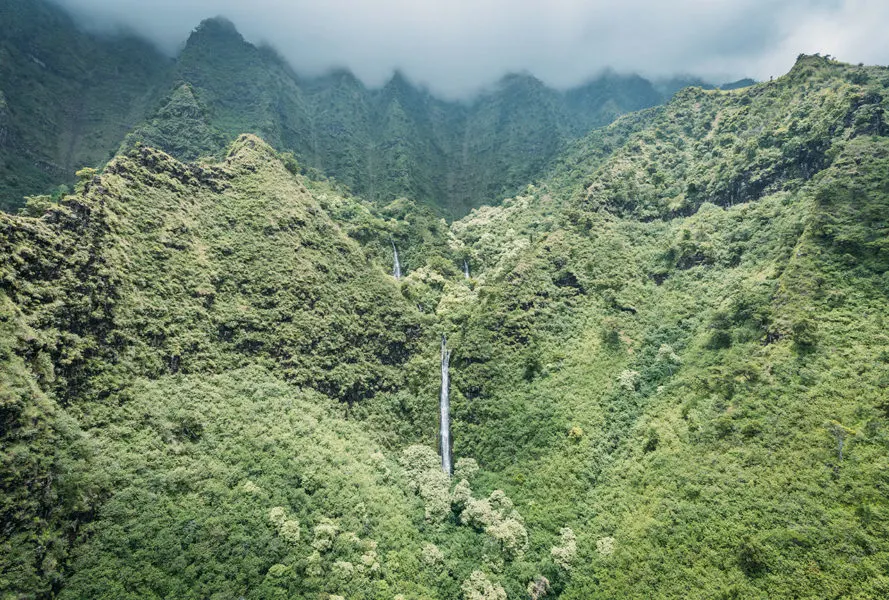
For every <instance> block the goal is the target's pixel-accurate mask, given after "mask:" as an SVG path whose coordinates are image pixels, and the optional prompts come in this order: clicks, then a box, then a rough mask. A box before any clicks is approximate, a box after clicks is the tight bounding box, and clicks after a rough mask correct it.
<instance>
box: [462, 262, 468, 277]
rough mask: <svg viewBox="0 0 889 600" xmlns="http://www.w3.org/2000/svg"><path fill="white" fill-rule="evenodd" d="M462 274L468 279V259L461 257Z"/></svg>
mask: <svg viewBox="0 0 889 600" xmlns="http://www.w3.org/2000/svg"><path fill="white" fill-rule="evenodd" d="M463 274H464V275H465V276H466V279H469V261H467V260H466V259H465V258H464V259H463Z"/></svg>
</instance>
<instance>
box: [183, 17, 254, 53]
mask: <svg viewBox="0 0 889 600" xmlns="http://www.w3.org/2000/svg"><path fill="white" fill-rule="evenodd" d="M202 41H212V42H217V43H218V42H231V41H237V42H243V41H244V38H243V36H241V34H240V32H239V31H238V28H237V27H235V24H234V23H232V22H231V21H229V20H228V19H226V18H225V17H221V16H220V17H213V18H211V19H204V20H203V21H201V23H200V25H198V26H197V27H195V28H194V31H192V32H191V35H190V36H189V38H188V42H187V43H186V46H191V45H193V44H194V43H197V42H202Z"/></svg>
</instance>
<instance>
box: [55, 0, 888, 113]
mask: <svg viewBox="0 0 889 600" xmlns="http://www.w3.org/2000/svg"><path fill="white" fill-rule="evenodd" d="M56 1H57V2H58V3H59V4H61V5H62V6H65V7H67V8H69V9H70V10H71V11H72V12H74V13H75V14H77V15H78V16H79V17H80V18H81V19H82V21H83V22H85V23H87V24H89V25H91V26H93V27H96V28H108V27H117V26H123V27H126V28H129V29H133V30H136V31H137V32H139V33H140V34H141V35H143V36H145V37H147V38H148V39H150V40H152V41H153V42H154V43H156V44H157V45H158V46H159V47H160V48H162V49H163V50H164V51H166V52H168V53H170V54H175V53H176V51H177V50H178V49H179V48H180V47H181V45H182V43H183V42H184V40H185V39H187V37H188V35H189V33H190V31H191V30H192V29H193V28H194V27H195V26H196V25H197V24H198V23H199V22H200V21H201V20H203V19H205V18H207V17H212V16H217V15H221V16H225V17H227V18H228V19H230V20H231V21H233V22H234V23H235V25H236V26H237V27H238V29H239V30H240V31H241V33H242V34H244V37H246V38H247V39H248V40H249V41H251V42H254V43H268V44H270V45H272V46H274V47H275V48H277V49H278V51H279V52H280V53H281V54H282V55H283V56H284V57H286V58H287V59H288V60H289V61H290V62H291V64H292V66H293V67H294V69H296V70H297V71H298V72H302V73H305V74H318V73H321V72H323V71H326V70H328V69H330V68H333V67H346V68H349V69H351V70H352V71H353V72H354V73H355V74H356V75H357V76H358V77H360V78H361V79H363V80H364V81H365V82H366V83H368V84H369V85H380V84H381V83H383V82H384V81H385V80H386V79H387V78H388V77H389V76H391V74H392V71H393V70H394V69H401V70H402V71H404V72H405V73H406V74H407V75H408V76H409V77H410V78H412V79H414V80H416V81H419V82H422V83H424V84H426V85H428V86H429V87H430V88H431V89H432V90H434V91H437V92H438V93H441V94H445V95H447V96H451V97H459V96H466V95H469V94H471V93H473V92H474V91H476V90H478V89H479V88H480V87H482V86H484V85H486V84H490V83H491V82H493V81H495V80H496V79H498V78H499V77H500V76H502V75H503V74H505V73H507V72H514V71H530V72H531V73H533V74H535V75H536V76H537V77H539V78H541V79H542V80H544V81H545V82H547V83H548V84H550V85H554V86H557V87H568V86H571V85H575V84H578V83H581V82H583V81H584V80H587V79H589V78H590V77H592V76H594V75H596V74H597V73H599V72H600V71H602V70H603V69H605V68H613V69H615V70H617V71H620V72H635V73H640V74H642V75H645V76H648V77H653V78H658V77H668V76H672V75H676V74H693V75H697V76H701V77H704V78H708V79H711V80H714V81H724V80H729V79H735V78H739V77H742V76H750V77H754V78H757V79H768V78H769V76H772V75H775V76H777V75H780V74H782V73H784V72H786V71H787V70H788V69H789V68H790V66H791V65H792V64H793V61H794V60H795V59H796V56H797V55H798V54H799V53H815V52H820V53H822V54H832V55H834V56H836V57H838V58H840V59H841V60H845V61H848V62H866V63H877V64H885V63H887V62H889V36H886V35H885V31H884V29H885V24H886V23H889V2H886V1H885V0H673V1H669V2H665V1H663V0H623V1H622V2H620V3H618V2H613V1H608V0H410V1H408V0H376V1H373V2H370V1H361V0H321V1H319V0H311V1H309V0H250V1H249V2H245V1H243V0H152V1H151V2H146V1H145V0H56Z"/></svg>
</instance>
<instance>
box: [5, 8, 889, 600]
mask: <svg viewBox="0 0 889 600" xmlns="http://www.w3.org/2000/svg"><path fill="white" fill-rule="evenodd" d="M237 39H238V37H237V34H236V32H234V30H233V29H232V28H231V27H230V26H227V25H225V24H224V23H220V22H211V23H208V24H205V25H204V26H202V28H201V29H199V30H198V31H197V32H196V33H195V36H194V39H193V41H192V43H191V44H190V46H191V47H190V48H189V49H187V50H186V52H185V53H184V55H183V56H184V58H183V59H182V60H181V61H180V67H181V68H183V69H185V68H186V67H188V69H193V70H192V71H188V72H187V74H189V76H190V77H193V78H194V79H187V80H188V81H190V82H191V86H192V87H190V88H186V89H184V90H181V91H182V94H183V96H182V97H181V98H179V100H182V101H183V102H184V105H182V106H184V107H185V108H187V107H188V106H191V100H190V99H189V98H188V96H187V94H186V91H189V92H190V93H192V97H193V99H194V102H195V103H198V104H197V106H199V107H200V106H204V107H208V108H207V112H202V110H203V109H201V111H198V112H197V113H194V115H192V116H195V115H197V116H198V117H199V118H200V119H205V121H204V122H205V123H210V124H211V127H212V128H216V127H218V130H219V131H222V132H223V133H224V135H226V136H228V135H231V134H232V131H233V130H234V128H237V127H239V126H240V124H241V123H242V122H241V121H238V120H237V119H239V118H240V117H239V116H238V112H237V107H238V106H240V105H242V104H243V103H244V102H252V103H253V104H251V106H252V108H251V112H249V113H245V115H244V118H245V119H247V118H249V119H260V118H262V119H265V118H266V117H267V116H269V115H273V114H274V110H277V109H274V110H273V109H272V108H271V107H272V104H270V103H265V104H263V102H262V99H263V97H264V94H265V93H266V91H267V90H268V89H271V88H273V87H274V85H277V84H281V85H285V83H286V81H287V79H286V77H285V75H286V76H287V77H289V75H287V74H286V73H284V72H283V71H281V72H277V71H274V72H273V73H274V77H273V78H272V79H270V80H269V79H259V80H254V79H251V77H256V76H257V73H258V72H266V71H262V69H264V68H265V67H262V68H260V67H261V66H262V65H267V64H269V61H275V60H277V59H275V58H274V57H273V56H272V55H271V54H269V53H268V52H267V51H265V50H258V49H255V48H254V49H252V50H251V49H250V47H247V46H246V45H241V46H238V45H237V44H234V45H233V41H232V40H237ZM217 47H219V48H228V50H227V51H229V52H231V54H232V55H233V56H220V57H219V60H218V61H217V62H213V61H214V59H213V56H215V54H214V53H213V52H211V50H212V49H214V48H217ZM189 61H190V62H189ZM232 61H234V62H232ZM229 64H237V65H238V68H239V69H240V72H242V73H243V74H244V76H243V78H238V77H236V78H233V79H232V81H231V82H227V81H225V80H224V78H221V77H219V74H220V73H225V69H226V68H227V67H226V66H225V65H229ZM257 65H259V66H257ZM201 69H204V71H202V70H201ZM215 70H218V72H213V71H215ZM251 70H252V71H251ZM183 73H186V71H183ZM202 73H203V75H202ZM266 74H268V72H266ZM201 77H206V79H200V78H201ZM239 77H240V76H239ZM270 77H271V76H270ZM183 80H186V79H183ZM251 81H258V82H259V83H258V84H257V85H256V86H253V87H251V86H248V85H246V83H249V82H251ZM331 82H338V83H337V85H342V86H344V89H351V88H350V86H352V85H354V82H350V81H349V79H348V77H347V76H346V75H344V74H335V75H331V76H330V80H329V81H327V82H326V83H324V84H323V85H322V84H321V83H318V87H317V88H315V89H314V92H313V93H317V94H318V95H319V96H318V97H319V98H320V97H322V96H323V94H325V93H332V92H331V89H332V88H331V87H330V85H332V83H331ZM887 82H889V76H887V74H886V71H885V69H880V68H864V67H850V66H847V65H841V64H839V63H836V62H834V61H832V60H829V59H825V58H822V57H817V56H816V57H801V58H800V60H799V61H798V63H797V65H796V66H795V67H794V69H793V71H791V73H790V74H788V75H787V76H786V77H783V78H781V79H779V80H777V81H775V82H769V83H764V84H759V85H754V86H750V87H744V88H742V89H738V90H733V91H704V90H700V89H698V90H686V91H683V92H680V93H679V94H677V96H676V98H675V99H674V100H673V101H672V102H671V103H670V104H669V105H668V106H666V107H663V108H660V109H655V110H651V111H646V112H644V113H642V114H637V115H632V116H629V117H626V118H623V119H620V120H618V121H617V122H616V123H614V124H613V125H611V126H609V127H607V128H605V129H602V130H599V131H597V132H595V133H593V134H591V135H590V136H588V137H587V138H584V139H583V140H579V141H578V142H576V143H575V144H574V145H572V147H571V148H570V149H569V150H568V151H567V152H566V153H565V154H563V155H562V156H561V158H560V159H559V160H557V161H556V163H554V164H553V165H552V168H551V169H550V170H549V173H550V175H549V176H548V177H547V178H546V179H545V180H544V181H542V182H539V183H537V184H535V185H527V182H525V183H524V184H523V186H522V187H521V193H520V194H519V195H518V196H516V197H515V198H511V199H508V200H507V201H505V202H504V203H503V204H502V205H501V206H498V207H488V208H483V209H476V210H473V211H472V212H470V214H469V215H468V216H466V217H465V218H463V219H461V220H460V221H457V222H454V223H452V224H450V225H448V224H447V223H445V222H444V221H443V220H442V219H441V218H440V217H439V216H438V215H437V214H436V213H435V211H433V210H430V209H429V208H426V207H418V206H417V204H415V203H414V202H413V201H412V200H410V199H408V198H402V197H400V196H401V194H398V196H393V197H392V198H387V200H391V202H374V201H370V200H368V199H362V198H359V197H355V196H353V195H351V194H349V193H347V192H346V191H345V190H344V188H343V187H342V184H337V183H335V182H331V181H310V180H309V179H308V178H306V177H304V176H303V175H301V174H295V172H301V169H300V168H299V167H298V166H296V165H294V164H292V163H290V161H289V159H288V157H287V156H286V155H284V156H283V157H282V155H280V154H279V153H278V152H277V151H275V150H273V149H272V147H271V146H269V145H266V144H265V143H263V142H262V141H260V140H259V139H257V138H256V137H254V136H250V135H247V136H241V137H238V138H237V139H236V141H235V143H234V144H233V145H232V146H231V147H230V148H229V149H228V151H227V152H226V153H225V154H224V156H223V157H222V158H221V160H220V161H219V162H215V163H211V162H206V163H204V164H197V165H187V164H183V163H180V162H178V161H177V160H175V159H173V158H172V157H170V156H169V155H168V154H165V153H163V152H160V151H157V150H153V149H151V148H149V147H145V146H138V145H134V146H133V147H131V148H130V149H129V150H127V151H126V152H125V153H123V154H122V155H120V156H118V157H117V158H116V159H115V160H114V161H112V162H111V163H110V164H109V165H108V166H107V167H106V168H105V169H104V171H103V172H102V173H101V174H98V173H95V172H87V173H85V174H84V175H83V176H82V178H81V182H80V184H79V185H78V188H77V194H76V195H74V196H66V197H64V198H61V199H59V200H58V201H54V202H47V201H46V199H45V198H44V199H41V200H38V201H36V202H35V206H34V208H33V210H32V211H31V214H32V216H17V217H11V216H2V215H0V245H2V246H0V293H2V300H3V304H2V305H0V308H2V312H0V317H2V318H0V354H2V361H0V369H2V371H0V375H2V377H3V381H4V383H5V382H9V385H7V386H5V387H4V388H2V390H3V391H2V395H0V403H2V404H0V418H2V419H3V429H2V434H0V435H2V436H3V437H2V441H3V452H2V460H3V465H2V466H3V480H2V485H3V490H2V491H3V504H2V510H3V517H4V523H9V525H8V526H7V527H5V528H4V530H3V532H2V536H3V537H2V539H0V566H2V575H0V585H3V586H4V587H3V588H2V593H4V594H7V595H11V596H16V595H25V596H27V595H34V596H41V595H42V596H44V597H50V596H52V595H55V596H56V597H62V598H81V597H96V598H103V597H108V598H112V597H113V598H127V597H132V598H137V597H138V598H141V597H197V596H208V597H211V596H215V597H245V598H279V597H280V598H290V597H322V598H324V597H330V598H338V597H339V598H393V597H398V596H401V597H404V598H459V597H461V596H462V597H465V598H478V599H482V598H498V599H502V598H506V597H531V598H543V597H560V598H564V599H575V598H584V599H587V598H593V599H595V598H624V597H629V598H634V597H639V598H648V597H683V598H718V597H738V598H764V597H776V598H792V597H816V596H817V597H836V598H839V597H861V598H879V597H885V596H886V595H887V594H889V579H887V577H886V575H885V574H886V573H887V572H889V536H887V535H886V531H887V527H889V501H887V498H886V494H885V489H884V488H885V473H886V471H887V469H889V460H887V453H886V448H887V444H889V413H887V407H886V399H885V397H886V389H887V386H889V383H887V382H889V368H887V365H889V358H887V357H889V336H887V334H886V327H885V322H884V316H883V315H885V314H886V312H887V308H889V306H887V303H889V294H887V290H889V285H887V281H889V279H887V275H886V273H887V255H886V249H887V248H886V244H885V238H886V231H885V214H886V210H885V209H886V200H887V197H889V196H887V183H886V182H887V180H889V142H887V138H886V137H884V133H885V132H886V130H885V128H884V126H883V123H882V113H881V110H882V105H883V102H884V101H883V100H882V98H883V97H886V93H885V87H886V85H887ZM260 84H261V85H260ZM287 85H289V84H287ZM294 85H295V84H294ZM506 85H508V86H514V87H513V88H512V89H513V91H514V93H515V95H516V96H517V97H516V98H515V102H516V103H518V104H524V101H525V100H527V99H528V98H532V99H536V100H534V101H535V102H542V101H543V100H542V99H545V98H546V97H547V95H546V92H545V90H544V89H542V88H541V87H540V86H536V85H529V83H528V82H527V81H523V80H521V78H520V79H519V80H514V81H509V82H507V83H506ZM414 92H415V91H412V88H411V86H409V85H408V84H407V83H406V82H405V81H403V79H400V78H396V79H395V80H394V82H393V83H392V84H390V85H389V86H387V88H385V89H384V90H383V91H381V92H380V94H381V97H387V98H389V99H390V100H391V102H389V103H387V104H385V106H386V110H385V118H386V119H387V122H388V123H392V124H393V129H392V130H391V131H396V130H398V131H402V132H405V133H404V135H403V136H394V137H393V138H392V139H391V140H389V141H390V142H391V143H392V148H394V150H393V156H394V157H395V158H393V161H392V162H391V163H390V164H387V166H386V169H387V170H386V175H385V177H384V178H385V180H386V181H389V182H391V183H392V186H393V188H392V189H395V188H398V189H408V188H410V186H411V185H416V186H419V187H415V188H410V189H411V190H413V191H414V192H415V193H419V192H417V190H420V189H421V188H422V186H425V185H429V186H432V187H434V188H435V189H438V187H437V186H438V183H436V182H434V181H432V180H422V178H421V176H420V175H417V177H418V178H419V179H416V180H413V179H412V177H408V176H407V175H406V174H410V173H414V172H415V167H416V164H418V163H414V162H412V160H413V159H412V158H411V157H412V156H417V155H415V154H412V152H413V149H412V148H411V146H412V145H413V144H419V141H418V140H420V139H421V138H422V136H420V135H419V133H417V132H416V131H413V130H412V129H411V127H413V126H414V125H415V124H416V123H418V122H419V121H418V120H417V119H415V118H414V117H415V113H412V112H411V110H412V107H414V108H416V105H417V103H420V104H422V102H420V100H418V98H417V97H416V96H412V94H414ZM509 100H510V99H509V98H505V99H504V100H503V102H504V103H508V102H507V101H509ZM177 102H178V100H177ZM424 102H425V101H424ZM331 105H333V103H331ZM177 106H179V105H178V104H177ZM504 106H505V105H504ZM189 110H190V109H189ZM189 110H184V111H183V112H181V113H176V114H180V115H186V116H187V115H188V113H189ZM368 110H369V109H368ZM492 110H493V109H492ZM510 110H512V109H510ZM270 111H271V112H270ZM174 112H175V111H174ZM171 114H172V113H171ZM294 114H295V113H294ZM412 114H414V116H411V115H412ZM207 115H210V116H209V117H208V116H207ZM349 115H351V116H349ZM365 116H366V114H365V113H363V112H361V111H352V112H349V111H343V112H342V114H340V117H339V118H342V119H346V118H347V117H348V118H355V119H364V118H365ZM189 118H190V117H189ZM367 118H368V119H369V118H370V117H367ZM263 122H264V123H265V124H264V125H263V127H266V129H265V130H263V131H265V133H266V134H268V135H269V137H270V138H272V139H273V141H275V136H280V137H279V138H278V139H279V140H280V139H284V138H285V137H286V136H287V135H290V133H287V132H286V130H285V128H278V127H277V126H276V125H275V123H276V121H275V120H274V119H266V120H265V121H263ZM396 124H397V127H395V125H396ZM517 126H518V124H517ZM227 128H232V130H229V129H227ZM214 130H215V129H214ZM294 130H295V129H294ZM208 131H209V130H208ZM528 131H532V132H533V131H534V129H533V128H530V129H529V130H528ZM525 133H527V131H524V132H523V130H519V131H518V132H513V133H508V132H507V133H504V135H507V137H508V136H510V135H516V136H518V137H517V138H516V139H514V140H513V141H514V142H515V145H511V146H510V152H512V151H513V150H516V149H519V148H521V147H522V144H521V143H520V140H521V137H522V135H524V134H525ZM276 143H277V142H276ZM334 146H336V147H337V148H338V150H337V151H338V152H340V153H341V154H340V155H339V156H340V157H341V158H342V160H343V161H348V160H352V159H356V160H357V157H358V156H359V155H364V149H366V148H367V146H363V145H361V144H357V143H355V142H354V139H353V138H350V137H348V136H344V137H342V138H339V142H337V143H334V142H331V147H334ZM282 147H286V145H284V146H282ZM516 151H517V150H516ZM319 156H320V155H319ZM325 160H326V159H325ZM300 163H301V164H303V165H307V166H304V167H302V169H303V170H305V171H306V172H313V171H311V170H310V167H311V166H313V165H314V163H313V162H312V160H307V159H306V158H305V156H303V155H302V154H300ZM523 168H524V167H523V166H522V165H517V166H516V168H515V171H513V172H512V173H511V174H510V175H509V177H513V176H514V177H516V178H519V177H524V176H526V175H527V172H525V171H523V170H522V169H523ZM536 168H537V167H535V169H536ZM523 173H524V175H523ZM418 182H419V183H418ZM347 183H349V182H347ZM421 184H422V185H421ZM349 185H352V184H351V183H349ZM405 186H406V187H405ZM359 189H360V188H359ZM371 198H376V196H374V195H373V194H371ZM37 205H40V207H39V210H38V206H37ZM35 217H39V218H35ZM393 243H394V244H396V246H397V247H398V249H399V252H400V254H401V255H402V257H403V262H404V264H405V273H406V276H405V277H404V278H403V279H402V280H401V281H400V282H396V281H395V280H394V278H392V277H391V275H390V273H391V259H392V256H391V246H392V244H393ZM463 260H467V261H468V262H469V264H470V265H471V270H472V273H471V274H472V276H471V278H469V279H467V278H465V277H464V274H463V272H462V262H463ZM442 333H444V334H446V335H447V336H448V341H449V346H450V347H451V348H452V349H453V357H452V361H451V369H452V370H451V375H452V396H451V408H452V433H453V441H454V453H455V455H456V456H457V457H458V460H457V462H456V468H455V474H456V475H457V476H456V477H455V478H453V479H450V478H448V476H447V475H446V474H445V473H444V472H443V471H442V470H441V467H440V460H439V457H438V455H437V454H436V452H435V451H434V450H432V449H431V446H433V445H434V441H433V440H434V439H435V436H436V434H437V415H438V402H437V394H438V368H439V363H438V360H439V357H438V340H439V339H440V335H441V334H442ZM7 389H8V390H9V391H8V392H7ZM470 456H471V457H472V459H469V458H468V457H470ZM544 594H546V596H544Z"/></svg>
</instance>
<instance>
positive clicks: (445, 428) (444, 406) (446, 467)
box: [439, 335, 453, 476]
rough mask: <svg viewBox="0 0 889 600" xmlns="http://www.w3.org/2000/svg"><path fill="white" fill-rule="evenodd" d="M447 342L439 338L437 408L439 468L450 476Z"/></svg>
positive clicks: (448, 358)
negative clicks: (438, 409) (439, 393)
mask: <svg viewBox="0 0 889 600" xmlns="http://www.w3.org/2000/svg"><path fill="white" fill-rule="evenodd" d="M447 344H448V340H447V338H445V336H444V335H442V336H441V398H440V399H439V408H440V409H441V468H442V470H443V471H444V472H445V473H447V474H448V476H450V475H451V473H452V472H453V469H452V467H451V402H450V398H449V397H448V396H449V392H450V386H451V378H450V374H449V373H448V367H449V366H450V362H451V351H450V350H448V346H447Z"/></svg>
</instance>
